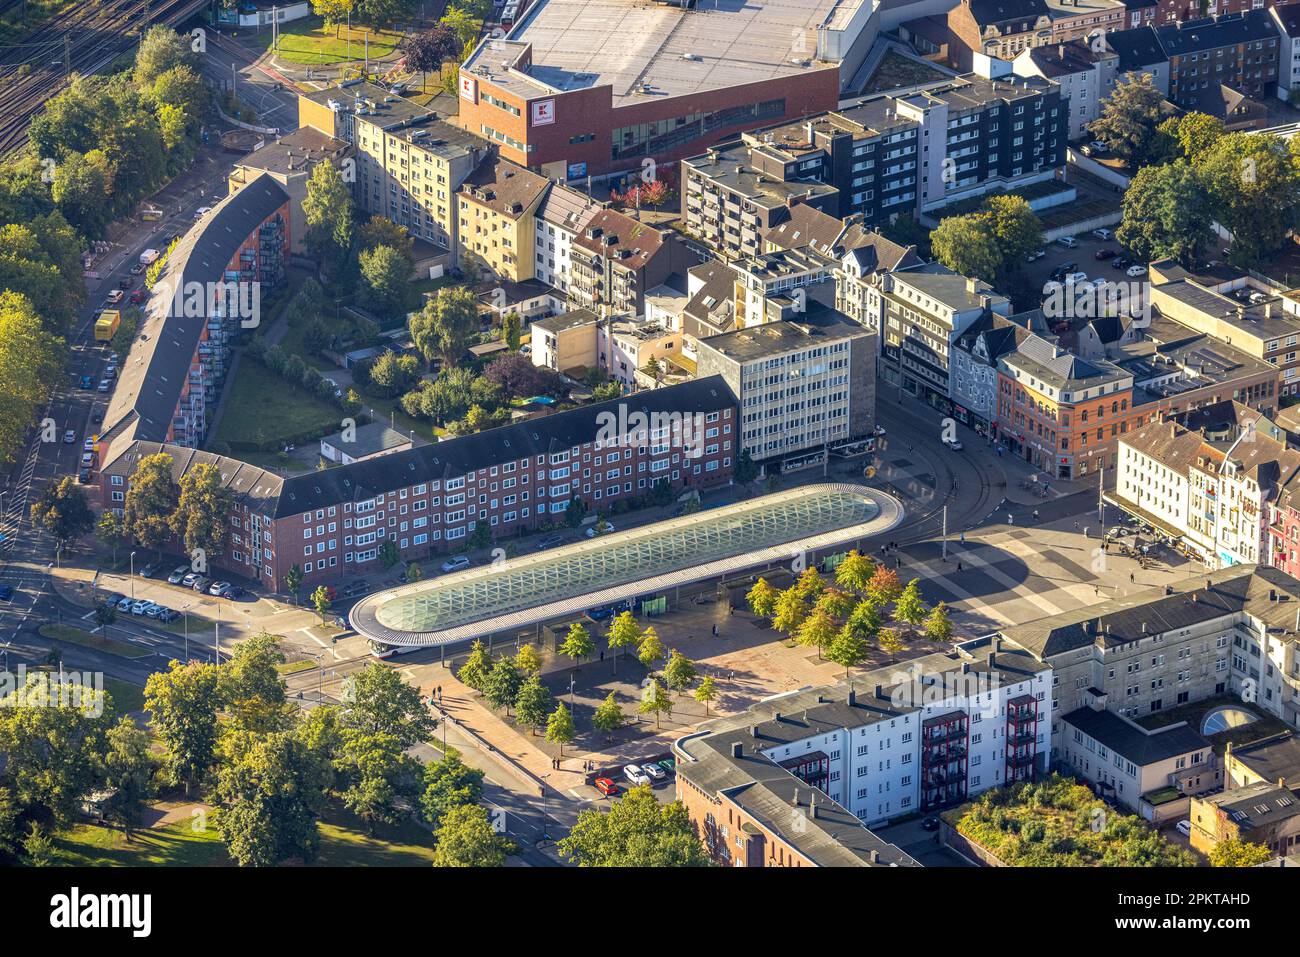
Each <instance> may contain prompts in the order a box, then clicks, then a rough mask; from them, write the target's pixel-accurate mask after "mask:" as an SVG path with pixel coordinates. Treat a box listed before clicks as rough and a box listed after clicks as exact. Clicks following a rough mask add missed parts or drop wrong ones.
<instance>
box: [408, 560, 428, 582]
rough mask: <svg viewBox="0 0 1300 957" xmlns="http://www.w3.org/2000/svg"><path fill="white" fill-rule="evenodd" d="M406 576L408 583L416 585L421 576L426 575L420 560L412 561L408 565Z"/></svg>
mask: <svg viewBox="0 0 1300 957" xmlns="http://www.w3.org/2000/svg"><path fill="white" fill-rule="evenodd" d="M405 577H406V583H407V584H408V585H414V584H415V583H416V582H418V581H419V580H420V579H421V578H423V577H424V569H422V568H421V567H420V563H419V562H411V563H410V564H408V565H407V566H406V576H405Z"/></svg>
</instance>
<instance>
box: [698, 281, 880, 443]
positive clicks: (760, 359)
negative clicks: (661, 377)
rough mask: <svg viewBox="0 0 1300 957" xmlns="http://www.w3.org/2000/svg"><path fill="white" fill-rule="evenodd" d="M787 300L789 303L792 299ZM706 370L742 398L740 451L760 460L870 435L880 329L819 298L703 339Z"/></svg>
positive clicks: (703, 369) (700, 357) (700, 354)
mask: <svg viewBox="0 0 1300 957" xmlns="http://www.w3.org/2000/svg"><path fill="white" fill-rule="evenodd" d="M787 302H788V301H787ZM696 356H697V358H696V365H697V368H698V369H699V374H700V375H702V376H703V375H719V376H721V377H722V378H723V379H724V380H725V381H726V382H727V384H728V385H729V386H730V387H731V390H732V391H733V392H734V393H735V394H736V395H737V397H738V398H739V403H740V426H739V439H738V441H739V443H740V448H742V449H744V450H745V451H746V452H748V453H749V455H750V457H751V458H752V459H753V460H754V461H756V462H758V461H764V460H770V459H779V458H788V457H790V456H796V455H798V454H799V453H801V452H809V451H812V450H816V449H821V448H823V447H824V446H825V445H826V444H827V443H831V444H834V443H838V442H845V441H849V440H852V439H857V438H863V437H865V436H868V435H870V434H871V432H872V429H873V428H874V427H875V417H876V375H875V363H876V334H875V333H874V332H872V331H871V330H869V329H867V328H866V327H864V326H860V325H858V324H857V323H854V322H850V321H849V320H848V319H846V318H845V317H844V316H843V315H842V314H840V313H837V312H835V311H834V310H833V309H828V308H826V307H825V306H822V305H821V304H820V303H817V302H815V301H810V302H808V303H807V304H806V305H805V306H804V307H803V309H802V310H801V311H800V312H799V313H797V314H794V313H791V314H789V315H788V316H787V317H786V318H783V319H781V320H779V321H776V322H766V323H763V324H762V325H757V326H752V327H748V328H744V329H738V330H736V331H735V332H728V333H723V334H722V335H718V336H710V337H709V338H705V339H700V340H699V343H698V346H697V350H696Z"/></svg>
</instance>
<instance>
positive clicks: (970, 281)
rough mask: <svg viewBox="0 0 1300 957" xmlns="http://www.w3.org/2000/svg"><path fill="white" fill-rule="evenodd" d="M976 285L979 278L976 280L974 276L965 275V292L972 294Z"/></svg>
mask: <svg viewBox="0 0 1300 957" xmlns="http://www.w3.org/2000/svg"><path fill="white" fill-rule="evenodd" d="M978 286H979V280H978V279H976V278H975V277H974V276H967V277H966V291H967V292H969V293H972V294H973V293H974V292H975V290H976V288H978Z"/></svg>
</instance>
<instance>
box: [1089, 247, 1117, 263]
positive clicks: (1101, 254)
mask: <svg viewBox="0 0 1300 957" xmlns="http://www.w3.org/2000/svg"><path fill="white" fill-rule="evenodd" d="M1118 255H1119V253H1117V252H1115V250H1113V249H1098V250H1097V251H1096V252H1095V253H1093V254H1092V258H1093V259H1095V260H1097V262H1101V261H1102V260H1103V259H1114V258H1115V257H1116V256H1118Z"/></svg>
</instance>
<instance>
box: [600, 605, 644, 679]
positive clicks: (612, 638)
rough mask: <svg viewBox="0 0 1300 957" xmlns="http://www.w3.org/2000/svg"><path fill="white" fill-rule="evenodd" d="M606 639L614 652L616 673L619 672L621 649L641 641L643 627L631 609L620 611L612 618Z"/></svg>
mask: <svg viewBox="0 0 1300 957" xmlns="http://www.w3.org/2000/svg"><path fill="white" fill-rule="evenodd" d="M606 641H607V642H608V643H609V650H610V651H612V652H613V653H614V673H615V674H617V673H618V653H619V651H620V650H621V649H623V648H626V647H628V646H629V645H636V644H639V643H640V641H641V629H640V627H639V626H638V625H637V623H636V618H634V617H633V616H632V613H631V612H630V611H623V612H619V613H618V614H617V615H615V616H614V617H613V618H612V619H610V622H609V632H608V634H607V635H606Z"/></svg>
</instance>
